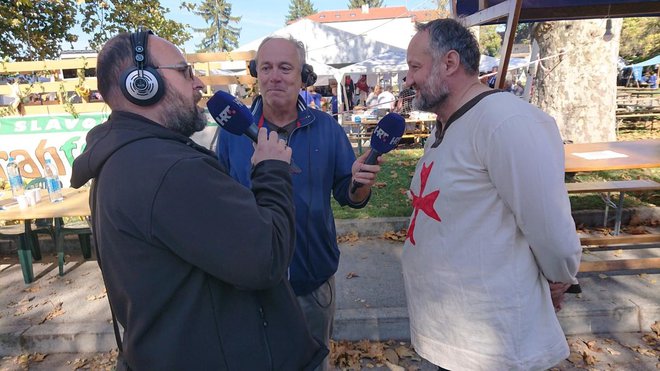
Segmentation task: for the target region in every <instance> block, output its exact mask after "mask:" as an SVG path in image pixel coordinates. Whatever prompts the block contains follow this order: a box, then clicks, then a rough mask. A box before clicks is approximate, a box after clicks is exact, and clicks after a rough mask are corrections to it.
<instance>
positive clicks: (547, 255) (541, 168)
mask: <svg viewBox="0 0 660 371" xmlns="http://www.w3.org/2000/svg"><path fill="white" fill-rule="evenodd" d="M526 113H529V112H526ZM487 143H488V146H487V151H486V153H485V155H486V156H485V158H484V161H485V163H486V168H487V169H488V173H489V176H490V178H491V180H492V182H493V184H494V185H495V187H496V189H497V192H498V194H499V195H500V197H501V198H502V199H503V201H504V202H505V203H506V204H507V205H508V206H509V208H510V209H511V211H512V212H513V214H514V215H515V218H516V224H517V225H518V228H519V229H520V230H521V231H522V233H523V235H524V236H525V238H526V239H527V242H528V243H529V246H530V248H531V249H532V252H533V254H534V257H535V259H536V262H537V264H538V266H539V268H540V269H541V271H542V272H543V275H544V276H545V277H546V278H547V279H548V280H550V281H554V282H567V283H568V282H570V283H577V280H576V278H575V275H576V274H577V271H578V267H579V264H580V256H581V247H580V242H579V238H578V236H577V232H576V230H575V223H574V221H573V218H572V216H571V206H570V202H569V199H568V194H567V192H566V186H565V184H564V150H563V144H562V140H561V137H560V135H559V131H558V129H557V126H556V124H555V122H554V120H553V119H552V118H551V117H550V116H547V115H545V114H542V113H541V112H538V113H537V114H532V115H528V114H525V115H523V114H512V115H511V116H508V117H507V118H506V119H504V120H502V121H501V122H500V123H499V125H496V126H495V127H494V128H493V130H492V131H491V133H490V138H489V139H488V140H487Z"/></svg>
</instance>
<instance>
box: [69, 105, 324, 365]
mask: <svg viewBox="0 0 660 371" xmlns="http://www.w3.org/2000/svg"><path fill="white" fill-rule="evenodd" d="M90 179H94V184H93V187H92V194H91V198H90V203H91V206H92V222H93V223H92V224H93V232H94V236H95V240H96V243H97V247H98V250H97V252H98V259H99V264H100V266H101V268H102V272H103V277H104V280H105V284H106V288H107V292H108V298H109V300H110V305H111V307H112V309H113V312H114V314H115V315H116V317H117V320H118V322H119V323H121V325H122V326H123V328H124V329H125V331H124V335H123V357H124V359H125V360H126V362H127V363H128V365H129V366H130V367H131V368H132V369H136V370H140V369H154V370H169V369H174V370H183V369H209V370H301V369H312V368H314V367H315V365H317V364H318V363H320V361H321V360H322V359H323V357H324V356H325V355H326V354H327V350H326V349H325V348H324V347H323V346H321V345H319V343H318V342H317V341H316V340H314V339H313V338H312V337H311V336H310V335H309V332H308V331H307V328H306V326H305V322H304V319H303V316H302V313H301V311H300V308H299V307H298V305H297V302H296V300H295V296H294V294H293V291H292V290H291V287H290V285H289V283H288V281H287V280H286V279H285V278H286V271H287V267H288V265H289V263H290V261H291V258H292V255H293V247H294V238H295V232H294V211H293V195H292V187H291V178H290V175H289V174H288V164H286V163H285V162H283V161H277V160H266V161H262V162H260V163H259V164H257V165H256V166H255V167H254V170H253V172H252V182H253V188H252V190H250V189H247V188H245V187H244V186H242V185H240V184H239V183H237V182H236V181H234V180H233V179H231V177H229V176H228V175H227V173H226V171H225V170H224V169H223V168H222V166H221V165H220V164H219V163H218V161H217V160H216V158H215V156H214V154H213V153H212V152H210V151H208V150H206V149H204V148H202V147H200V146H198V145H197V144H195V143H194V142H193V141H192V140H191V139H189V138H187V137H185V136H183V135H181V134H178V133H176V132H174V131H172V130H170V129H167V128H165V127H163V126H161V125H159V124H157V123H155V122H152V121H150V120H148V119H146V118H144V117H142V116H139V115H135V114H131V113H127V112H119V111H115V112H113V113H112V114H111V115H110V118H109V120H108V121H107V122H105V123H104V124H102V125H99V126H97V127H95V128H94V129H92V130H91V131H90V132H89V133H88V135H87V147H86V148H85V151H84V152H83V154H81V155H80V156H79V157H78V158H76V160H75V161H74V164H73V172H72V177H71V184H72V186H73V187H80V186H82V185H83V184H84V183H86V182H87V181H88V180H90Z"/></svg>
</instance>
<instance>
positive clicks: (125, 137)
mask: <svg viewBox="0 0 660 371" xmlns="http://www.w3.org/2000/svg"><path fill="white" fill-rule="evenodd" d="M146 138H161V139H167V140H175V141H179V142H182V143H185V144H187V145H189V146H191V147H193V148H195V149H197V150H199V151H202V152H205V153H207V154H210V155H211V156H214V155H215V154H214V153H213V152H210V151H208V150H206V149H205V148H203V147H201V146H199V145H198V144H196V143H195V142H194V141H193V140H192V139H190V138H189V137H186V136H185V135H183V134H179V133H177V132H175V131H173V130H171V129H168V128H166V127H164V126H162V125H160V124H158V123H156V122H154V121H151V120H149V119H147V118H146V117H144V116H140V115H137V114H134V113H130V112H124V111H113V112H112V113H111V114H110V117H109V118H108V120H107V121H106V122H104V123H103V124H101V125H98V126H96V127H94V128H92V130H90V131H89V132H88V133H87V138H86V140H87V144H86V146H85V150H84V151H83V153H82V154H80V156H78V157H77V158H76V159H75V160H74V161H73V166H72V171H71V186H72V187H73V188H79V187H81V186H83V185H84V184H85V183H87V182H88V181H89V180H90V179H93V178H96V177H97V176H98V175H99V173H100V172H101V169H102V168H103V164H105V162H106V160H107V159H108V158H110V156H112V154H113V153H115V152H116V151H118V150H119V149H120V148H122V147H124V146H125V145H127V144H130V143H133V142H135V141H138V140H142V139H146Z"/></svg>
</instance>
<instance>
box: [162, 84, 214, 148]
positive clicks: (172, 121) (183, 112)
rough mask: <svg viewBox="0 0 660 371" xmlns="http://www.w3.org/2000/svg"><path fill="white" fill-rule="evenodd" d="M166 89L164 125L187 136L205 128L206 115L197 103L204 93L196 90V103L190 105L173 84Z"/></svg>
mask: <svg viewBox="0 0 660 371" xmlns="http://www.w3.org/2000/svg"><path fill="white" fill-rule="evenodd" d="M166 89H167V90H166V91H167V93H166V94H165V97H163V103H164V104H163V107H164V109H163V125H164V126H165V127H166V128H168V129H171V130H174V131H176V132H177V133H180V134H183V135H185V136H187V137H189V136H191V135H192V134H193V133H196V132H198V131H201V130H204V128H205V127H206V124H207V121H206V115H204V111H202V110H201V109H200V108H199V107H198V106H197V104H196V102H199V100H200V99H201V98H202V94H201V93H200V92H199V91H195V93H194V94H195V99H194V100H193V101H194V102H195V103H193V104H192V106H190V105H189V103H186V99H185V97H184V96H183V95H182V94H181V93H179V92H178V91H177V90H176V89H174V88H173V87H171V86H166Z"/></svg>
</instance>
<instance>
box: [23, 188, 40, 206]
mask: <svg viewBox="0 0 660 371" xmlns="http://www.w3.org/2000/svg"><path fill="white" fill-rule="evenodd" d="M38 192H39V190H38V189H28V190H27V191H25V196H26V197H27V199H28V206H34V205H36V204H37V202H39V201H37V193H38Z"/></svg>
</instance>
